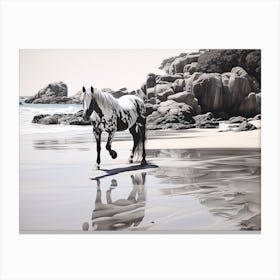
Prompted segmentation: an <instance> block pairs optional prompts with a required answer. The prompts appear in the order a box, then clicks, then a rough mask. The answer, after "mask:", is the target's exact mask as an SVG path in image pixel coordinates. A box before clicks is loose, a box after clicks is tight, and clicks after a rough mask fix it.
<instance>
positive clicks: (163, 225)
mask: <svg viewBox="0 0 280 280" xmlns="http://www.w3.org/2000/svg"><path fill="white" fill-rule="evenodd" d="M254 124H255V125H256V126H258V127H260V121H254ZM225 126H226V125H225V124H223V123H221V124H220V127H219V128H217V129H188V130H182V131H171V130H159V131H148V136H147V138H148V140H147V159H148V163H149V164H148V165H147V166H145V167H140V166H139V163H133V164H129V163H128V157H129V154H130V150H131V146H132V140H131V139H130V136H129V135H128V134H127V133H117V135H116V138H115V140H114V142H113V148H114V149H115V150H116V151H117V152H118V157H117V159H115V160H112V159H111V157H110V156H109V154H108V152H107V151H106V149H105V147H104V146H105V143H104V141H103V143H102V153H101V160H102V162H101V169H100V170H96V168H95V141H94V140H93V136H92V133H91V128H90V127H87V128H85V129H83V130H82V131H74V132H71V131H65V132H63V133H59V132H53V133H38V134H27V135H21V139H20V221H19V222H20V232H22V233H28V232H50V233H51V232H65V231H67V232H73V233H82V232H83V233H86V232H87V233H88V232H91V233H93V232H100V231H102V232H103V231H108V230H111V231H112V230H118V231H121V232H127V231H129V232H132V231H135V232H139V231H141V232H170V233H172V232H174V233H178V232H209V231H211V232H212V231H213V232H238V231H240V230H254V231H259V230H260V229H261V219H260V212H261V211H260V191H261V185H260V164H261V162H260V133H261V130H260V129H258V130H254V131H245V132H233V131H226V132H220V131H221V130H225V128H226V127H225ZM104 136H105V134H104ZM104 139H105V138H104ZM104 139H103V140H104Z"/></svg>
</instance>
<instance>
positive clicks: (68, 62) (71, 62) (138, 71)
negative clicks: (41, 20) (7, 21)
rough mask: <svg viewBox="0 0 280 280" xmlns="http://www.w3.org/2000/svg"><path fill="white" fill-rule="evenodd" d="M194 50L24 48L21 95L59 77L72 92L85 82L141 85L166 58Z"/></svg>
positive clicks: (98, 85)
mask: <svg viewBox="0 0 280 280" xmlns="http://www.w3.org/2000/svg"><path fill="white" fill-rule="evenodd" d="M187 51H190V50H187V49H185V50H181V49H173V50H20V95H21V96H30V95H34V94H36V93H37V92H38V91H39V90H40V89H41V88H43V87H45V86H46V85H47V84H49V83H51V82H55V81H63V82H64V83H66V84H67V86H68V95H69V96H71V95H73V94H75V93H77V92H78V91H79V90H81V88H82V87H83V86H85V87H90V86H91V85H92V86H94V87H96V88H111V89H113V90H118V89H120V88H122V87H127V88H128V89H129V90H134V89H137V88H139V87H140V86H141V84H142V83H143V82H144V81H145V79H146V75H147V74H148V73H150V72H153V73H162V71H161V70H159V69H158V67H159V66H160V63H161V61H162V60H163V59H165V58H168V57H170V56H176V55H179V54H180V53H181V52H187Z"/></svg>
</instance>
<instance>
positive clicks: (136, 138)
mask: <svg viewBox="0 0 280 280" xmlns="http://www.w3.org/2000/svg"><path fill="white" fill-rule="evenodd" d="M129 132H130V133H131V135H132V137H133V148H132V151H131V154H130V158H129V163H133V157H134V153H135V149H136V147H137V145H138V143H139V141H140V137H139V134H138V133H137V132H136V124H134V125H133V126H132V127H131V128H130V129H129Z"/></svg>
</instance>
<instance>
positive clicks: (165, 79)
mask: <svg viewBox="0 0 280 280" xmlns="http://www.w3.org/2000/svg"><path fill="white" fill-rule="evenodd" d="M181 78H182V76H181V75H178V74H177V75H162V76H159V77H158V81H157V82H158V83H160V82H161V81H162V82H168V83H172V82H175V81H176V80H177V79H181Z"/></svg>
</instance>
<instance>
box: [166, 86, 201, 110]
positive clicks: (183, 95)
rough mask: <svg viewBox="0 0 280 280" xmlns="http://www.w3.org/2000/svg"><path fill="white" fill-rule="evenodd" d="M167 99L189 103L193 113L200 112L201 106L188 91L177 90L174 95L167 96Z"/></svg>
mask: <svg viewBox="0 0 280 280" xmlns="http://www.w3.org/2000/svg"><path fill="white" fill-rule="evenodd" d="M167 99H168V100H174V101H176V102H179V103H180V102H183V103H186V104H187V105H190V106H191V107H192V108H193V110H194V113H195V114H200V113H201V107H200V105H198V100H197V98H195V96H194V95H193V94H192V93H190V92H186V91H183V92H178V93H176V94H174V95H170V96H168V98H167Z"/></svg>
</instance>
